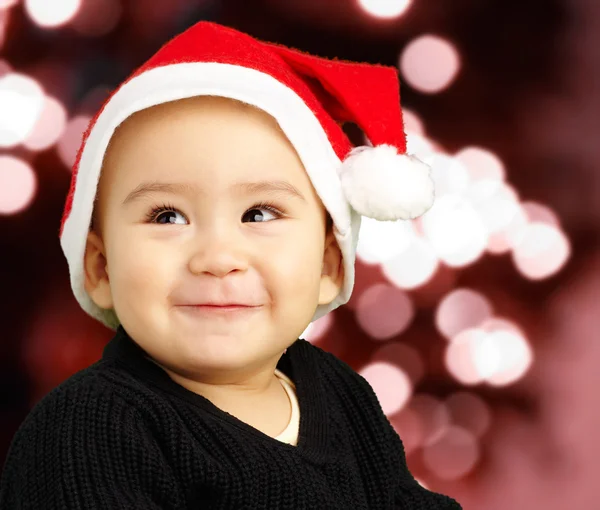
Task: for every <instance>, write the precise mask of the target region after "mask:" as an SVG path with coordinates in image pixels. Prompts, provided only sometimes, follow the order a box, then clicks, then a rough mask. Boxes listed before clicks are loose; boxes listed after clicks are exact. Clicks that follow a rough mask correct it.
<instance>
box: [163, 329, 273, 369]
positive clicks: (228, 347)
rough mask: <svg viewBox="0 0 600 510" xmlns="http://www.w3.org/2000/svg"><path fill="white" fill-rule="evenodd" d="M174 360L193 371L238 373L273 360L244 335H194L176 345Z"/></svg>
mask: <svg viewBox="0 0 600 510" xmlns="http://www.w3.org/2000/svg"><path fill="white" fill-rule="evenodd" d="M174 348H177V350H178V355H177V356H176V357H177V358H179V359H181V360H182V362H183V363H185V364H186V365H187V367H188V369H192V368H193V369H194V370H195V371H198V370H201V371H238V370H242V369H243V368H244V367H248V366H249V365H252V364H255V363H259V360H260V359H265V358H268V357H270V356H273V353H272V352H271V350H272V349H268V348H267V346H266V345H264V344H263V342H261V340H260V339H259V338H257V337H256V336H255V335H252V334H251V333H250V334H249V333H248V332H247V331H246V332H245V333H242V334H240V333H234V332H229V333H219V334H216V333H197V334H196V335H194V336H193V337H190V336H188V335H185V336H184V337H180V338H178V339H177V340H176V341H175V345H174Z"/></svg>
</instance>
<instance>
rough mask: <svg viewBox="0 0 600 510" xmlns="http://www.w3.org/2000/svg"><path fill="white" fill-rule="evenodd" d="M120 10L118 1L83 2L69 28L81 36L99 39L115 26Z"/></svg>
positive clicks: (86, 0) (88, 0) (90, 0)
mask: <svg viewBox="0 0 600 510" xmlns="http://www.w3.org/2000/svg"><path fill="white" fill-rule="evenodd" d="M122 10H123V9H122V7H121V4H120V3H119V1H118V0H85V2H84V3H83V4H82V6H81V9H80V10H79V12H78V13H77V15H76V16H75V17H74V18H73V21H72V23H71V26H72V27H73V29H74V30H75V31H76V32H78V33H79V34H81V35H83V36H86V37H100V36H103V35H106V34H108V33H109V32H110V31H111V30H113V29H114V28H115V27H116V26H117V24H118V23H119V19H120V17H121V14H122Z"/></svg>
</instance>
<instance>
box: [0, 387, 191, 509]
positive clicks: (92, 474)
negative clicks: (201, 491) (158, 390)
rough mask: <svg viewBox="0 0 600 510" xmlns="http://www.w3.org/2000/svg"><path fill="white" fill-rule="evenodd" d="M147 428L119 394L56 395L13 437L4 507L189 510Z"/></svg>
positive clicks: (1, 484) (0, 487)
mask: <svg viewBox="0 0 600 510" xmlns="http://www.w3.org/2000/svg"><path fill="white" fill-rule="evenodd" d="M59 388H60V387H59ZM59 388H57V389H59ZM144 423H145V422H144V419H143V416H142V415H141V413H140V412H139V411H138V410H136V409H135V408H134V407H133V405H131V404H130V403H128V402H126V401H125V400H123V399H121V398H120V397H119V396H117V395H114V394H109V395H107V394H103V392H100V391H81V390H77V391H75V390H72V391H68V390H64V391H56V389H55V391H53V392H52V394H49V395H47V396H46V397H45V398H44V399H43V401H41V402H40V403H39V404H38V405H37V406H36V408H34V409H33V410H32V412H31V413H30V414H29V415H28V416H27V418H26V419H25V421H24V422H23V424H22V425H21V427H20V428H19V430H18V431H17V433H16V434H15V437H14V438H13V441H12V443H11V446H10V448H9V452H8V456H7V459H6V462H5V464H4V469H3V474H2V479H1V480H0V508H2V510H17V509H19V510H26V509H27V510H29V509H31V510H34V509H35V510H39V509H42V508H43V509H45V510H66V509H69V510H84V509H85V510H100V509H103V510H104V509H106V510H108V509H110V510H118V509H123V510H125V509H128V510H142V509H144V510H159V509H160V510H168V509H173V510H175V509H181V508H185V506H186V505H185V502H184V498H183V496H182V495H181V491H180V489H179V487H178V483H177V481H176V479H175V476H174V474H173V473H172V472H171V470H170V467H169V465H168V464H167V462H166V460H165V458H164V456H163V454H162V452H161V450H160V448H159V445H158V444H157V442H156V440H155V438H154V437H153V435H152V434H151V433H150V430H149V428H148V427H147V426H145V424H144Z"/></svg>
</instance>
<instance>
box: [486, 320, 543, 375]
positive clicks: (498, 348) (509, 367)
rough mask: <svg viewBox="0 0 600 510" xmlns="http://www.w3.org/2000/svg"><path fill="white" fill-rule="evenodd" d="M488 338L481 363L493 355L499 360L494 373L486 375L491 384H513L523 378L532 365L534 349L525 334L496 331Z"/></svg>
mask: <svg viewBox="0 0 600 510" xmlns="http://www.w3.org/2000/svg"><path fill="white" fill-rule="evenodd" d="M486 340H487V342H486V344H485V345H484V346H483V348H482V352H481V354H480V356H481V359H482V362H481V363H480V364H482V363H483V362H485V363H487V361H488V360H489V359H490V358H493V357H495V358H496V360H497V361H496V362H495V363H494V365H495V367H494V371H493V373H491V374H489V375H487V377H486V379H487V382H488V383H489V384H490V385H492V386H506V385H508V384H512V383H513V382H516V381H518V380H519V379H521V378H522V377H523V375H525V373H526V372H527V371H528V370H529V368H530V367H531V364H532V363H533V351H532V349H531V346H530V345H529V342H528V341H527V339H526V338H525V337H524V336H523V335H519V334H517V333H514V332H510V331H494V332H492V333H489V334H488V336H487V339H486ZM486 349H487V350H486ZM484 360H485V361H484Z"/></svg>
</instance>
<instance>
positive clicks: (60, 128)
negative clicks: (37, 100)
mask: <svg viewBox="0 0 600 510" xmlns="http://www.w3.org/2000/svg"><path fill="white" fill-rule="evenodd" d="M66 125H67V110H66V109H65V107H64V106H63V105H62V104H61V103H60V101H58V100H57V99H55V98H53V97H49V96H46V97H45V98H44V106H43V108H42V112H41V115H40V117H39V118H38V120H37V122H36V124H35V126H34V128H33V131H32V132H31V133H30V134H29V136H28V137H27V138H26V139H25V140H24V142H23V145H24V146H25V147H27V148H28V149H29V150H32V151H41V150H45V149H47V148H49V147H51V146H52V145H54V144H55V143H56V142H57V141H58V140H59V139H60V137H61V136H62V134H63V132H64V130H65V128H66Z"/></svg>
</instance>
